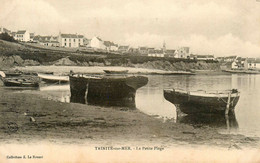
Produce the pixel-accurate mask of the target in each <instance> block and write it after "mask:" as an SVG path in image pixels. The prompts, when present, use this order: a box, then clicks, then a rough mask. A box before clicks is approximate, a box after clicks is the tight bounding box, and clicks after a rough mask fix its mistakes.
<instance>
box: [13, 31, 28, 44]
mask: <svg viewBox="0 0 260 163" xmlns="http://www.w3.org/2000/svg"><path fill="white" fill-rule="evenodd" d="M14 38H15V39H16V40H18V41H23V42H28V41H30V32H29V31H27V30H19V31H17V32H16V34H15V37H14Z"/></svg>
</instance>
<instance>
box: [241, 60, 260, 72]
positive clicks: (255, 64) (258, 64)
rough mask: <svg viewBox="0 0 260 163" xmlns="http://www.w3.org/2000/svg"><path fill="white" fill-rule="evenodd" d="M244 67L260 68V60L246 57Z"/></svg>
mask: <svg viewBox="0 0 260 163" xmlns="http://www.w3.org/2000/svg"><path fill="white" fill-rule="evenodd" d="M244 64H245V69H260V60H259V59H252V58H247V59H246V61H245V63H244Z"/></svg>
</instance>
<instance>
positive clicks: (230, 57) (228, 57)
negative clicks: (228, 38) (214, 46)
mask: <svg viewBox="0 0 260 163" xmlns="http://www.w3.org/2000/svg"><path fill="white" fill-rule="evenodd" d="M236 58H237V56H236V55H234V56H227V57H225V59H236Z"/></svg>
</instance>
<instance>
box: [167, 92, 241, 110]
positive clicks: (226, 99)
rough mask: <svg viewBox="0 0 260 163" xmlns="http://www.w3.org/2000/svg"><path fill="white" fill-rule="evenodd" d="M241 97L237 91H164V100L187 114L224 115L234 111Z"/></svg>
mask: <svg viewBox="0 0 260 163" xmlns="http://www.w3.org/2000/svg"><path fill="white" fill-rule="evenodd" d="M239 97H240V93H239V92H238V91H237V90H236V89H232V90H227V91H214V92H206V91H184V90H177V89H165V90H164V98H165V99H166V100H168V101H169V102H171V103H172V104H174V105H175V106H176V108H177V109H180V110H181V111H182V112H183V113H186V114H196V113H223V112H225V111H226V109H227V108H229V109H234V108H235V106H236V104H237V102H238V100H239Z"/></svg>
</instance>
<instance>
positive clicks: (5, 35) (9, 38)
mask: <svg viewBox="0 0 260 163" xmlns="http://www.w3.org/2000/svg"><path fill="white" fill-rule="evenodd" d="M0 39H1V40H5V41H9V42H17V41H16V40H15V39H14V38H13V36H10V35H9V34H8V33H1V34H0Z"/></svg>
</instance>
